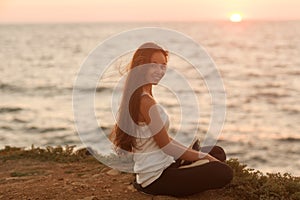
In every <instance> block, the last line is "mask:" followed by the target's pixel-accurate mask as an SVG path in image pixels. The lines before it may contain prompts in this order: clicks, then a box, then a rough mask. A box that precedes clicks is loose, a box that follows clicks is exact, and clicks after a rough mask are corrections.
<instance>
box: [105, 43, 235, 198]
mask: <svg viewBox="0 0 300 200" xmlns="http://www.w3.org/2000/svg"><path fill="white" fill-rule="evenodd" d="M167 62H168V52H167V51H166V50H164V49H163V48H161V47H160V46H158V45H157V44H155V43H152V42H148V43H145V44H143V45H141V46H140V47H139V48H138V49H137V50H136V52H135V53H134V55H133V58H132V61H131V64H130V67H129V71H128V76H127V79H126V82H125V88H124V92H123V96H122V102H121V105H120V109H119V116H118V119H117V124H116V125H115V127H114V129H113V130H112V134H111V136H112V140H113V142H114V145H115V146H116V148H117V149H118V152H122V151H125V152H126V151H127V152H132V153H133V160H134V172H135V173H136V180H135V182H134V187H135V188H136V189H137V190H139V191H141V192H144V193H147V194H154V195H172V196H186V195H192V194H195V193H199V192H202V191H205V190H209V189H216V188H221V187H223V186H225V185H226V184H228V183H229V182H230V181H231V179H232V177H233V172H232V169H231V168H230V167H229V166H228V165H226V164H225V163H224V161H225V160H226V155H225V152H224V151H223V149H222V148H221V147H218V146H214V147H211V148H210V147H204V148H199V144H198V141H196V142H195V143H194V145H192V147H191V148H187V147H185V146H183V145H182V144H180V143H179V142H177V141H175V140H174V139H172V138H171V137H170V136H169V135H168V132H167V130H168V124H169V120H168V115H167V114H166V112H164V110H163V109H162V108H161V107H160V106H159V105H158V104H157V102H156V101H155V98H154V97H153V95H152V86H153V85H157V84H158V83H159V81H160V80H161V79H162V77H163V76H164V74H165V72H166V68H167Z"/></svg>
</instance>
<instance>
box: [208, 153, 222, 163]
mask: <svg viewBox="0 0 300 200" xmlns="http://www.w3.org/2000/svg"><path fill="white" fill-rule="evenodd" d="M206 159H207V160H209V162H213V161H218V162H220V161H219V160H218V159H216V158H215V157H213V156H211V155H209V154H207V158H206Z"/></svg>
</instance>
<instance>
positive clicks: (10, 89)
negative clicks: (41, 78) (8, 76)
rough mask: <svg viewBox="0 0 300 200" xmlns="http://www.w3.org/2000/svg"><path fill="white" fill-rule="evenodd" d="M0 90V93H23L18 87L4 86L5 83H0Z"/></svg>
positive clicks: (22, 89)
mask: <svg viewBox="0 0 300 200" xmlns="http://www.w3.org/2000/svg"><path fill="white" fill-rule="evenodd" d="M0 89H1V91H8V92H22V91H24V88H22V87H18V86H15V85H10V84H6V83H0Z"/></svg>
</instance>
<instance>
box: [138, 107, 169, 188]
mask: <svg viewBox="0 0 300 200" xmlns="http://www.w3.org/2000/svg"><path fill="white" fill-rule="evenodd" d="M158 111H159V113H160V116H161V119H162V120H163V122H164V124H165V127H166V129H168V127H169V117H168V115H167V114H166V112H165V111H164V109H163V108H162V107H161V106H158ZM137 134H138V136H139V135H140V136H141V138H137V139H136V143H137V148H135V149H134V155H133V160H134V172H135V173H136V181H137V183H138V184H141V186H142V187H146V186H148V185H150V184H151V183H152V182H154V181H155V180H156V179H157V178H159V177H160V175H161V174H162V173H163V171H164V170H165V169H166V168H167V167H169V166H170V165H171V164H172V163H174V162H175V160H174V158H173V157H172V156H170V155H167V154H166V153H164V152H163V151H162V150H161V149H160V148H159V146H158V145H157V144H156V142H155V140H154V139H153V137H152V135H153V134H152V133H151V131H150V128H149V127H148V126H147V125H146V124H141V125H140V126H139V128H138V130H137Z"/></svg>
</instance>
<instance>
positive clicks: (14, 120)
mask: <svg viewBox="0 0 300 200" xmlns="http://www.w3.org/2000/svg"><path fill="white" fill-rule="evenodd" d="M13 122H17V123H26V122H28V121H26V120H23V119H19V118H14V119H13Z"/></svg>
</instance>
